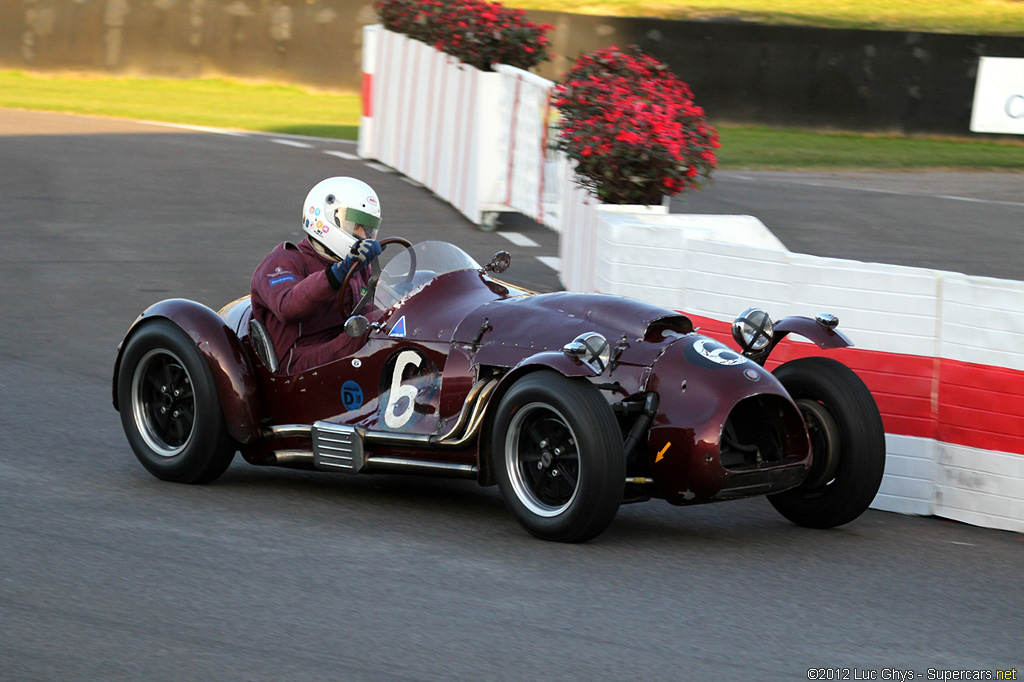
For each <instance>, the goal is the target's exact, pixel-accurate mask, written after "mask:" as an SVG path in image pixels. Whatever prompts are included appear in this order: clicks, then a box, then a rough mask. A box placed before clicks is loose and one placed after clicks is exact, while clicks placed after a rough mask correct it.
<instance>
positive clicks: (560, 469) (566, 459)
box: [491, 371, 626, 542]
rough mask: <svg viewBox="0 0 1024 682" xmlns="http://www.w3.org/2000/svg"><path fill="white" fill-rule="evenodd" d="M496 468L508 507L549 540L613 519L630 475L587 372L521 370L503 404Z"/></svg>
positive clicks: (586, 532) (590, 531) (592, 530)
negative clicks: (584, 375)
mask: <svg viewBox="0 0 1024 682" xmlns="http://www.w3.org/2000/svg"><path fill="white" fill-rule="evenodd" d="M497 415H498V416H497V419H496V421H495V428H494V431H493V432H492V435H491V438H492V441H491V452H492V457H493V461H492V464H493V468H494V472H495V477H496V479H497V482H498V488H499V489H500V490H501V495H502V498H503V499H504V500H505V504H506V506H508V508H509V509H510V510H511V511H512V513H513V515H514V516H515V517H516V520H517V521H518V522H519V523H520V525H522V526H523V527H524V528H525V529H526V530H527V531H529V532H530V533H532V534H533V535H535V536H537V537H539V538H542V539H544V540H557V541H560V542H584V541H586V540H590V539H591V538H594V537H596V536H597V535H598V534H600V533H601V532H602V531H604V529H605V528H607V527H608V524H610V523H611V522H612V519H613V518H615V514H616V513H617V512H618V510H619V505H620V504H621V502H622V493H623V489H624V487H625V480H626V465H625V457H624V455H623V451H622V434H621V433H620V432H619V428H618V426H617V422H616V420H615V416H614V414H613V413H612V411H611V408H610V407H609V405H608V402H607V401H606V400H605V399H604V398H603V397H602V396H601V394H600V393H599V392H598V390H597V389H596V388H595V387H594V386H593V385H592V384H590V383H589V382H588V381H586V380H584V379H569V378H566V377H564V376H562V375H561V374H556V373H555V372H550V371H539V372H534V373H531V374H527V375H526V376H524V377H522V378H521V379H519V380H518V381H516V383H515V384H513V385H512V387H511V388H510V389H509V391H508V393H506V394H505V396H504V397H503V398H502V399H501V402H500V404H499V405H498V411H497Z"/></svg>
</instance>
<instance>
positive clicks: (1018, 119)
mask: <svg viewBox="0 0 1024 682" xmlns="http://www.w3.org/2000/svg"><path fill="white" fill-rule="evenodd" d="M971 130H972V131H974V132H976V133H1003V134H1010V135H1024V59H1011V58H1008V57H982V58H981V61H980V62H979V63H978V82H977V84H976V85H975V87H974V109H973V111H972V112H971Z"/></svg>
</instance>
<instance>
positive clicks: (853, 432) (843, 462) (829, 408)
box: [768, 357, 885, 528]
mask: <svg viewBox="0 0 1024 682" xmlns="http://www.w3.org/2000/svg"><path fill="white" fill-rule="evenodd" d="M773 374H774V375H775V378H777V379H778V380H779V381H780V382H781V383H782V385H783V387H785V389H786V390H787V391H788V392H789V394H790V396H792V398H793V400H794V401H795V402H796V404H797V407H799V408H800V412H801V414H802V415H803V418H804V423H805V424H806V426H807V433H808V435H809V436H810V439H811V449H812V452H813V459H812V465H811V470H810V472H809V473H808V475H807V478H806V479H805V480H804V482H803V483H802V484H801V485H800V486H798V487H797V488H793V489H791V490H787V491H786V492H783V493H779V494H777V495H769V496H768V499H769V500H770V501H771V503H772V505H773V506H774V507H775V508H776V509H777V510H778V511H779V512H780V513H781V514H782V515H783V516H785V517H786V518H787V519H789V520H790V521H792V522H793V523H796V524H798V525H801V526H807V527H809V528H832V527H833V526H840V525H842V524H844V523H849V522H850V521H853V520H854V519H855V518H857V517H858V516H860V515H861V514H862V513H864V511H865V510H866V509H867V508H868V505H870V504H871V501H872V500H873V499H874V498H875V494H876V493H877V492H878V487H879V485H880V484H881V482H882V474H883V473H884V470H885V431H884V429H883V427H882V418H881V416H880V415H879V413H878V407H877V405H876V404H875V400H874V398H873V397H872V396H871V392H870V391H869V390H868V388H867V386H865V385H864V382H862V381H861V380H860V378H859V377H858V376H857V375H856V374H854V372H853V370H851V369H850V368H848V367H846V366H845V365H843V364H841V363H839V362H836V361H835V360H832V359H831V358H821V357H813V358H801V359H799V360H793V361H792V362H787V363H786V364H784V365H782V366H780V367H779V368H778V369H776V370H775V372H774V373H773Z"/></svg>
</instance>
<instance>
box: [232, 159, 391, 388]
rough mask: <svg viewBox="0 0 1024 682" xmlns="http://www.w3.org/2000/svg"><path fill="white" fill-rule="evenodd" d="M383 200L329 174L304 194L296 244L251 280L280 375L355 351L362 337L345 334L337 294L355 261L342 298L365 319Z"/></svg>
mask: <svg viewBox="0 0 1024 682" xmlns="http://www.w3.org/2000/svg"><path fill="white" fill-rule="evenodd" d="M379 225H380V203H379V202H378V201H377V194H376V192H374V191H373V188H372V187H370V186H369V185H368V184H366V183H365V182H363V181H361V180H357V179H355V178H345V177H334V178H327V179H326V180H323V181H321V182H319V183H317V184H316V185H315V186H314V187H313V189H311V190H310V191H309V194H308V195H306V202H305V204H304V205H303V210H302V229H303V230H304V231H305V232H306V238H305V239H303V240H302V241H301V242H299V243H298V245H295V244H292V243H291V242H284V243H281V244H278V245H277V246H276V247H275V248H274V250H273V251H271V252H270V254H269V255H268V256H267V257H266V258H264V259H263V262H262V263H260V264H259V266H257V268H256V272H254V273H253V276H252V314H253V317H255V318H256V319H257V320H259V321H260V322H262V323H263V325H264V326H265V327H266V328H267V331H268V332H269V334H270V338H271V340H272V341H273V343H274V349H275V351H276V352H277V360H278V371H279V372H281V373H284V374H296V373H298V372H302V371H305V370H307V369H309V368H311V367H317V366H319V365H323V364H326V363H328V362H330V361H331V360H334V359H336V358H340V357H343V356H345V355H348V354H349V353H353V352H355V351H356V350H358V349H359V348H360V347H362V345H363V344H364V343H365V342H366V337H365V336H363V337H357V338H353V337H351V336H348V335H347V334H346V333H345V331H344V325H345V318H344V317H343V316H342V312H341V311H340V310H339V308H338V291H339V290H340V289H341V285H342V282H343V281H344V279H345V275H346V274H347V273H348V271H349V269H350V268H351V267H352V266H353V264H356V265H357V270H356V272H354V273H353V274H352V277H351V279H350V280H349V283H348V290H347V291H346V292H345V295H344V308H345V310H346V311H351V312H350V313H349V314H350V315H358V314H360V313H363V314H365V313H366V312H367V311H368V310H369V308H370V307H371V306H372V301H366V302H364V303H363V304H362V305H361V306H359V308H360V309H359V310H355V309H354V308H355V307H356V306H357V303H359V302H360V300H361V298H362V297H363V295H364V294H365V293H366V287H367V283H368V282H369V279H370V276H371V274H372V272H371V265H370V264H371V263H372V262H373V260H374V259H375V258H376V257H377V256H379V255H380V253H381V246H380V244H379V243H378V242H377V241H376V240H375V237H376V236H377V227H378V226H379Z"/></svg>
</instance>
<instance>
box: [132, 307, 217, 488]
mask: <svg viewBox="0 0 1024 682" xmlns="http://www.w3.org/2000/svg"><path fill="white" fill-rule="evenodd" d="M117 395H118V405H119V406H120V410H121V425H122V426H123V427H124V432H125V435H126V436H127V437H128V443H129V444H130V445H131V448H132V450H133V451H134V452H135V456H136V457H138V458H139V461H140V462H142V465H143V466H144V467H146V469H147V470H148V471H149V472H150V473H151V474H153V475H154V476H156V477H157V478H160V479H162V480H165V481H175V482H178V483H208V482H210V481H212V480H214V479H215V478H217V477H218V476H220V475H221V474H222V473H224V470H225V469H227V468H228V465H230V464H231V459H232V458H233V457H234V455H235V450H236V448H237V446H236V444H235V442H234V441H233V440H232V439H231V437H230V436H229V435H228V433H227V429H226V428H225V426H224V416H223V414H222V412H221V407H220V400H219V399H218V396H217V389H216V387H215V385H214V383H213V377H212V375H211V374H210V367H209V365H207V363H206V360H204V359H203V357H202V355H201V354H200V352H199V349H198V348H197V347H196V344H195V342H194V341H193V340H192V339H191V338H190V337H189V336H188V335H187V334H185V332H183V331H182V330H181V329H180V328H179V327H178V326H177V325H175V324H174V323H172V322H170V321H168V320H154V321H152V322H149V323H147V324H145V326H143V327H142V328H141V329H139V331H138V332H136V333H135V334H134V335H133V336H132V337H131V338H130V339H129V340H128V345H127V346H125V349H124V355H123V357H122V359H121V368H120V373H119V374H118V383H117Z"/></svg>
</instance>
